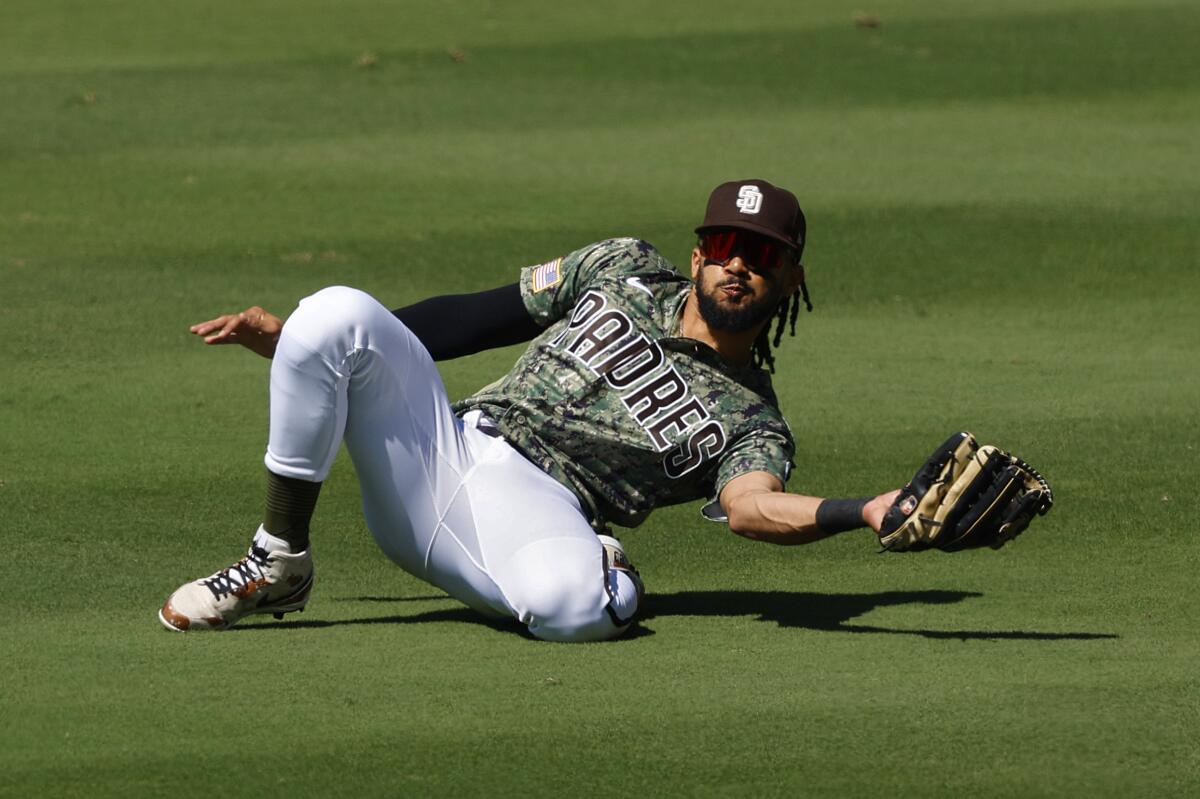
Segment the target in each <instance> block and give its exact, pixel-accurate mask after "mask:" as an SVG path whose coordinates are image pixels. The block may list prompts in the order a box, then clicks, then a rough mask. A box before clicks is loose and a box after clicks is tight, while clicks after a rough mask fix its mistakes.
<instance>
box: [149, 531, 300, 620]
mask: <svg viewBox="0 0 1200 799" xmlns="http://www.w3.org/2000/svg"><path fill="white" fill-rule="evenodd" d="M262 533H263V529H262V528H261V527H259V529H258V533H256V534H255V536H254V541H253V542H252V543H251V544H250V551H249V552H247V553H246V557H244V558H242V559H241V560H239V561H238V562H237V563H235V564H233V565H232V566H229V567H227V568H224V569H221V571H219V572H217V573H216V574H214V575H212V576H211V577H205V578H204V579H201V580H196V581H195V582H191V583H187V584H186V585H183V586H180V587H179V589H178V590H177V591H175V593H173V594H171V596H170V598H168V599H167V601H166V603H165V604H164V605H163V606H162V609H161V610H160V611H159V612H158V620H159V621H161V622H162V624H163V626H164V627H166V628H167V629H168V630H175V631H178V632H184V631H188V630H227V629H229V628H230V627H232V626H233V625H234V624H236V623H237V621H238V619H240V618H242V617H243V616H249V615H251V614H253V613H270V614H272V615H273V616H274V617H275V618H277V619H282V618H283V614H285V613H291V612H292V611H294V610H298V611H303V610H304V606H305V605H306V604H307V603H308V595H309V592H311V591H312V586H313V577H314V572H313V564H312V555H311V554H310V553H309V552H308V551H304V552H299V553H296V554H294V555H293V554H291V553H288V552H268V551H267V550H266V549H265V548H264V546H263V545H264V544H265V541H264V540H263V539H262V538H261V537H260V535H261V534H262Z"/></svg>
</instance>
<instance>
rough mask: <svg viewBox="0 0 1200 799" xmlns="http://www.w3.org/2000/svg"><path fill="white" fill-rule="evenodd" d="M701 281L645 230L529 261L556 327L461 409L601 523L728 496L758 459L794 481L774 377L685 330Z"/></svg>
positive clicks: (534, 307) (535, 301) (529, 275)
mask: <svg viewBox="0 0 1200 799" xmlns="http://www.w3.org/2000/svg"><path fill="white" fill-rule="evenodd" d="M691 290H692V282H691V281H690V280H688V279H686V278H684V277H683V276H681V275H680V274H679V273H678V272H677V271H676V270H675V268H674V267H673V266H672V265H671V264H670V262H668V261H667V260H666V259H665V258H664V257H663V256H662V255H661V254H660V253H659V252H658V251H657V250H655V249H654V248H653V247H652V246H650V245H649V244H647V243H646V242H644V241H638V240H636V239H613V240H609V241H603V242H600V243H599V244H593V245H591V246H589V247H584V248H583V249H581V250H577V251H576V252H573V253H571V254H570V255H567V256H565V257H563V258H559V259H558V260H555V261H552V262H550V263H547V264H542V265H541V266H531V267H527V268H525V269H523V270H522V271H521V296H522V299H523V300H524V302H525V307H526V308H527V309H528V311H529V313H530V315H531V316H532V317H533V318H534V320H535V321H537V322H538V323H539V324H541V325H543V326H545V327H546V330H545V331H544V332H543V333H542V334H541V335H540V336H538V337H537V338H536V339H534V340H533V342H532V343H531V344H530V345H529V348H528V349H527V350H526V351H525V353H524V355H522V356H521V358H520V360H518V361H517V363H516V364H515V365H514V366H513V368H512V369H511V370H510V371H509V373H508V374H507V375H505V376H504V377H503V378H501V379H500V380H498V381H496V382H495V383H493V384H492V385H490V386H487V387H485V388H483V389H482V390H480V391H479V392H478V393H476V394H475V395H474V396H471V397H468V398H466V399H464V400H461V401H459V402H457V403H455V405H454V410H455V411H456V412H457V413H459V414H462V413H465V412H467V411H470V410H475V409H478V410H480V411H482V412H483V413H484V414H485V415H486V416H488V417H490V418H491V419H492V420H494V421H495V423H496V425H497V427H498V428H499V432H500V433H501V435H503V437H504V438H505V439H506V440H507V441H508V442H509V443H510V444H512V445H513V446H514V447H516V448H517V449H518V450H520V451H521V453H522V454H523V455H525V457H526V458H528V459H529V460H531V461H532V462H533V463H535V464H537V465H538V466H540V467H541V468H542V469H543V470H545V471H546V472H547V473H549V474H550V475H551V476H552V477H554V478H555V479H556V480H558V481H559V482H560V483H562V484H563V485H565V486H567V487H568V488H570V489H571V490H572V491H573V492H574V493H575V494H576V495H577V496H578V497H579V500H580V504H581V505H582V506H583V508H584V510H585V511H586V512H587V514H588V516H589V519H590V521H591V523H592V525H593V526H594V527H595V528H596V529H603V527H604V525H605V523H606V522H609V521H611V522H613V523H616V524H620V525H623V526H626V527H633V526H636V525H638V524H640V523H641V522H642V521H643V520H644V519H645V517H646V515H647V514H649V512H650V511H651V510H652V509H654V508H655V507H658V506H661V505H671V504H675V503H679V502H688V501H691V500H695V499H700V498H703V497H713V496H716V495H717V494H718V493H719V492H720V490H721V488H723V487H724V485H725V483H727V482H729V480H731V479H733V478H734V477H737V476H738V475H740V474H745V473H747V472H755V471H764V472H770V473H771V474H773V475H775V476H776V477H778V478H779V480H780V482H785V481H786V480H787V476H788V472H789V470H790V468H791V461H792V454H793V453H794V451H795V445H794V443H793V441H792V435H791V430H790V429H789V428H788V426H787V423H786V422H785V421H784V419H783V416H782V415H781V414H780V412H779V404H778V402H777V400H776V399H775V392H774V391H773V390H772V388H771V378H770V377H769V375H768V374H767V373H766V372H765V371H763V370H762V369H755V368H751V367H742V368H738V367H733V366H731V365H729V364H728V363H726V362H725V361H724V359H722V358H721V356H719V355H718V354H717V352H716V351H715V350H713V349H712V348H711V347H709V346H708V345H706V344H702V343H700V342H698V341H696V340H695V339H690V338H683V337H681V336H680V335H679V326H680V320H681V318H682V311H683V304H684V301H685V300H686V299H687V296H688V294H689V292H690V291H691Z"/></svg>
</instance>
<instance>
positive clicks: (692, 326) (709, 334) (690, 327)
mask: <svg viewBox="0 0 1200 799" xmlns="http://www.w3.org/2000/svg"><path fill="white" fill-rule="evenodd" d="M761 328H762V325H759V326H757V327H754V328H751V329H750V330H746V331H743V332H741V333H730V332H729V331H727V330H714V329H713V328H712V327H710V326H709V324H708V322H707V321H705V319H704V317H703V316H702V315H701V314H700V301H699V300H698V299H697V298H696V292H695V291H694V290H693V291H692V293H691V294H689V295H688V298H687V301H686V302H685V303H684V304H683V318H682V319H680V321H679V334H680V335H682V336H686V337H687V338H694V339H695V340H696V341H699V342H701V343H703V344H707V345H708V346H710V347H712V348H713V349H714V350H716V351H717V354H718V355H720V356H721V357H722V358H724V359H725V360H726V361H728V362H729V363H731V364H733V365H734V366H746V365H747V364H749V363H750V356H751V353H752V352H753V349H754V340H755V339H756V338H758V333H759V330H760V329H761Z"/></svg>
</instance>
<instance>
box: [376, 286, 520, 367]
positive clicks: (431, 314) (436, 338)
mask: <svg viewBox="0 0 1200 799" xmlns="http://www.w3.org/2000/svg"><path fill="white" fill-rule="evenodd" d="M392 315H394V316H395V317H396V318H397V319H399V320H400V321H401V322H403V323H404V324H405V326H407V327H408V329H409V330H411V331H412V332H413V333H414V334H416V336H417V338H419V339H420V340H421V343H422V344H424V345H425V349H427V350H429V354H430V355H432V356H433V359H434V360H435V361H445V360H449V359H450V358H461V357H462V356H464V355H471V354H472V353H476V352H481V351H482V350H488V349H492V348H493V347H506V346H508V345H509V344H519V343H521V342H522V341H529V340H530V339H532V338H534V337H535V336H537V334H538V333H541V332H542V328H541V327H539V326H538V324H537V322H535V321H533V317H531V316H530V315H529V311H528V310H526V309H525V303H524V301H523V300H522V299H521V286H520V284H519V283H512V284H509V285H507V286H501V287H500V288H498V289H491V290H489V291H480V292H478V293H476V294H449V295H446V296H443V297H432V298H430V299H428V300H424V301H422V302H418V303H416V304H415V305H407V306H405V307H403V308H397V309H396V310H394V311H392Z"/></svg>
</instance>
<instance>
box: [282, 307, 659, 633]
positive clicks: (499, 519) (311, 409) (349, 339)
mask: <svg viewBox="0 0 1200 799" xmlns="http://www.w3.org/2000/svg"><path fill="white" fill-rule="evenodd" d="M447 321H452V320H447ZM481 428H482V429H481ZM487 430H489V421H488V420H487V419H486V418H482V417H481V416H480V415H479V414H478V413H471V414H467V416H466V418H464V419H459V418H458V417H456V416H455V415H454V413H453V412H452V411H451V409H450V403H449V400H448V398H447V396H446V390H445V387H444V386H443V385H442V380H441V376H440V375H439V374H438V371H437V368H436V367H435V366H434V363H433V360H432V359H431V358H430V356H429V353H428V352H427V351H426V350H425V347H424V346H423V345H422V344H421V342H420V341H419V340H418V339H417V337H416V336H414V335H413V334H412V333H411V332H410V331H409V330H408V328H406V327H405V326H404V325H403V324H402V323H401V322H400V321H399V320H398V319H396V317H395V316H393V315H392V313H391V312H390V311H388V310H387V309H386V308H385V307H383V306H382V305H380V304H379V303H378V302H377V301H376V300H375V299H373V298H372V297H371V296H369V295H368V294H365V293H363V292H361V291H358V290H356V289H351V288H345V287H340V286H338V287H332V288H327V289H324V290H322V291H319V292H317V293H316V294H314V295H312V296H311V297H307V298H305V299H304V300H302V301H301V302H300V305H299V307H298V308H297V309H296V310H295V312H294V313H293V314H292V316H291V317H290V318H289V319H288V320H287V323H286V324H285V325H284V327H283V333H282V335H281V337H280V340H279V346H278V348H277V349H276V351H275V358H274V361H273V362H272V365H271V427H270V437H269V441H268V445H267V454H266V458H265V461H266V465H267V468H268V469H270V470H271V471H272V472H275V473H276V474H279V475H283V476H284V477H292V478H297V479H301V480H310V481H322V480H324V479H325V477H326V476H327V475H328V473H329V469H330V467H331V465H332V464H333V460H334V457H335V456H336V455H337V451H338V447H339V445H340V444H341V442H342V441H345V442H346V448H347V449H348V450H349V452H350V457H351V459H352V460H353V462H354V468H355V471H356V472H357V473H358V481H359V486H360V488H361V491H362V504H363V513H364V515H365V517H366V522H367V526H368V527H369V528H370V530H371V534H372V535H373V536H374V538H375V541H376V542H377V543H378V544H379V546H380V548H382V549H383V551H384V552H385V553H386V554H387V555H388V557H390V558H391V559H392V560H394V561H395V562H396V563H397V564H399V565H400V566H401V567H402V568H403V569H404V570H405V571H407V572H409V573H410V574H413V575H415V576H417V577H420V578H421V579H423V580H426V581H428V582H430V583H432V584H433V585H435V586H437V587H438V588H441V589H442V590H444V591H445V592H446V593H448V594H450V596H452V597H454V598H456V599H458V600H460V601H462V602H464V603H466V604H467V605H469V606H470V607H472V608H474V609H476V610H478V611H480V612H482V613H485V614H488V615H492V616H496V615H499V616H511V617H513V618H516V619H518V620H520V621H521V622H522V623H524V624H526V625H527V626H528V628H529V630H530V632H532V633H533V634H534V635H535V636H537V637H538V638H543V639H546V640H552V641H596V640H603V639H607V638H613V637H615V636H617V635H619V634H620V633H621V632H623V631H624V629H625V626H627V625H618V623H617V622H616V621H615V620H614V616H613V614H614V613H615V615H616V618H619V619H628V618H631V617H632V616H633V613H634V611H635V609H636V603H637V597H636V593H635V588H634V586H633V583H632V581H631V580H630V579H629V578H628V576H627V575H625V574H623V573H621V572H617V571H615V570H611V571H606V569H605V564H604V554H603V549H602V547H601V544H600V542H599V540H598V539H597V538H596V534H595V532H593V530H592V529H591V526H590V525H589V524H588V522H587V520H586V518H585V516H584V514H583V512H582V510H581V509H580V505H579V501H578V500H577V499H576V497H575V495H574V494H573V493H572V492H571V491H569V490H568V489H567V488H566V487H564V486H563V485H561V484H560V483H559V482H558V481H556V480H554V479H553V478H551V477H550V476H549V475H547V474H546V473H545V472H543V471H542V470H541V469H539V468H538V467H537V466H535V465H534V464H532V463H530V462H529V461H528V460H526V459H525V458H524V457H523V456H522V455H521V454H520V453H519V452H518V451H517V450H515V449H513V448H512V447H511V446H509V444H508V443H506V442H505V441H504V440H503V439H502V438H498V437H495V436H494V435H489V434H488V432H485V431H487ZM610 604H611V608H610Z"/></svg>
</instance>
